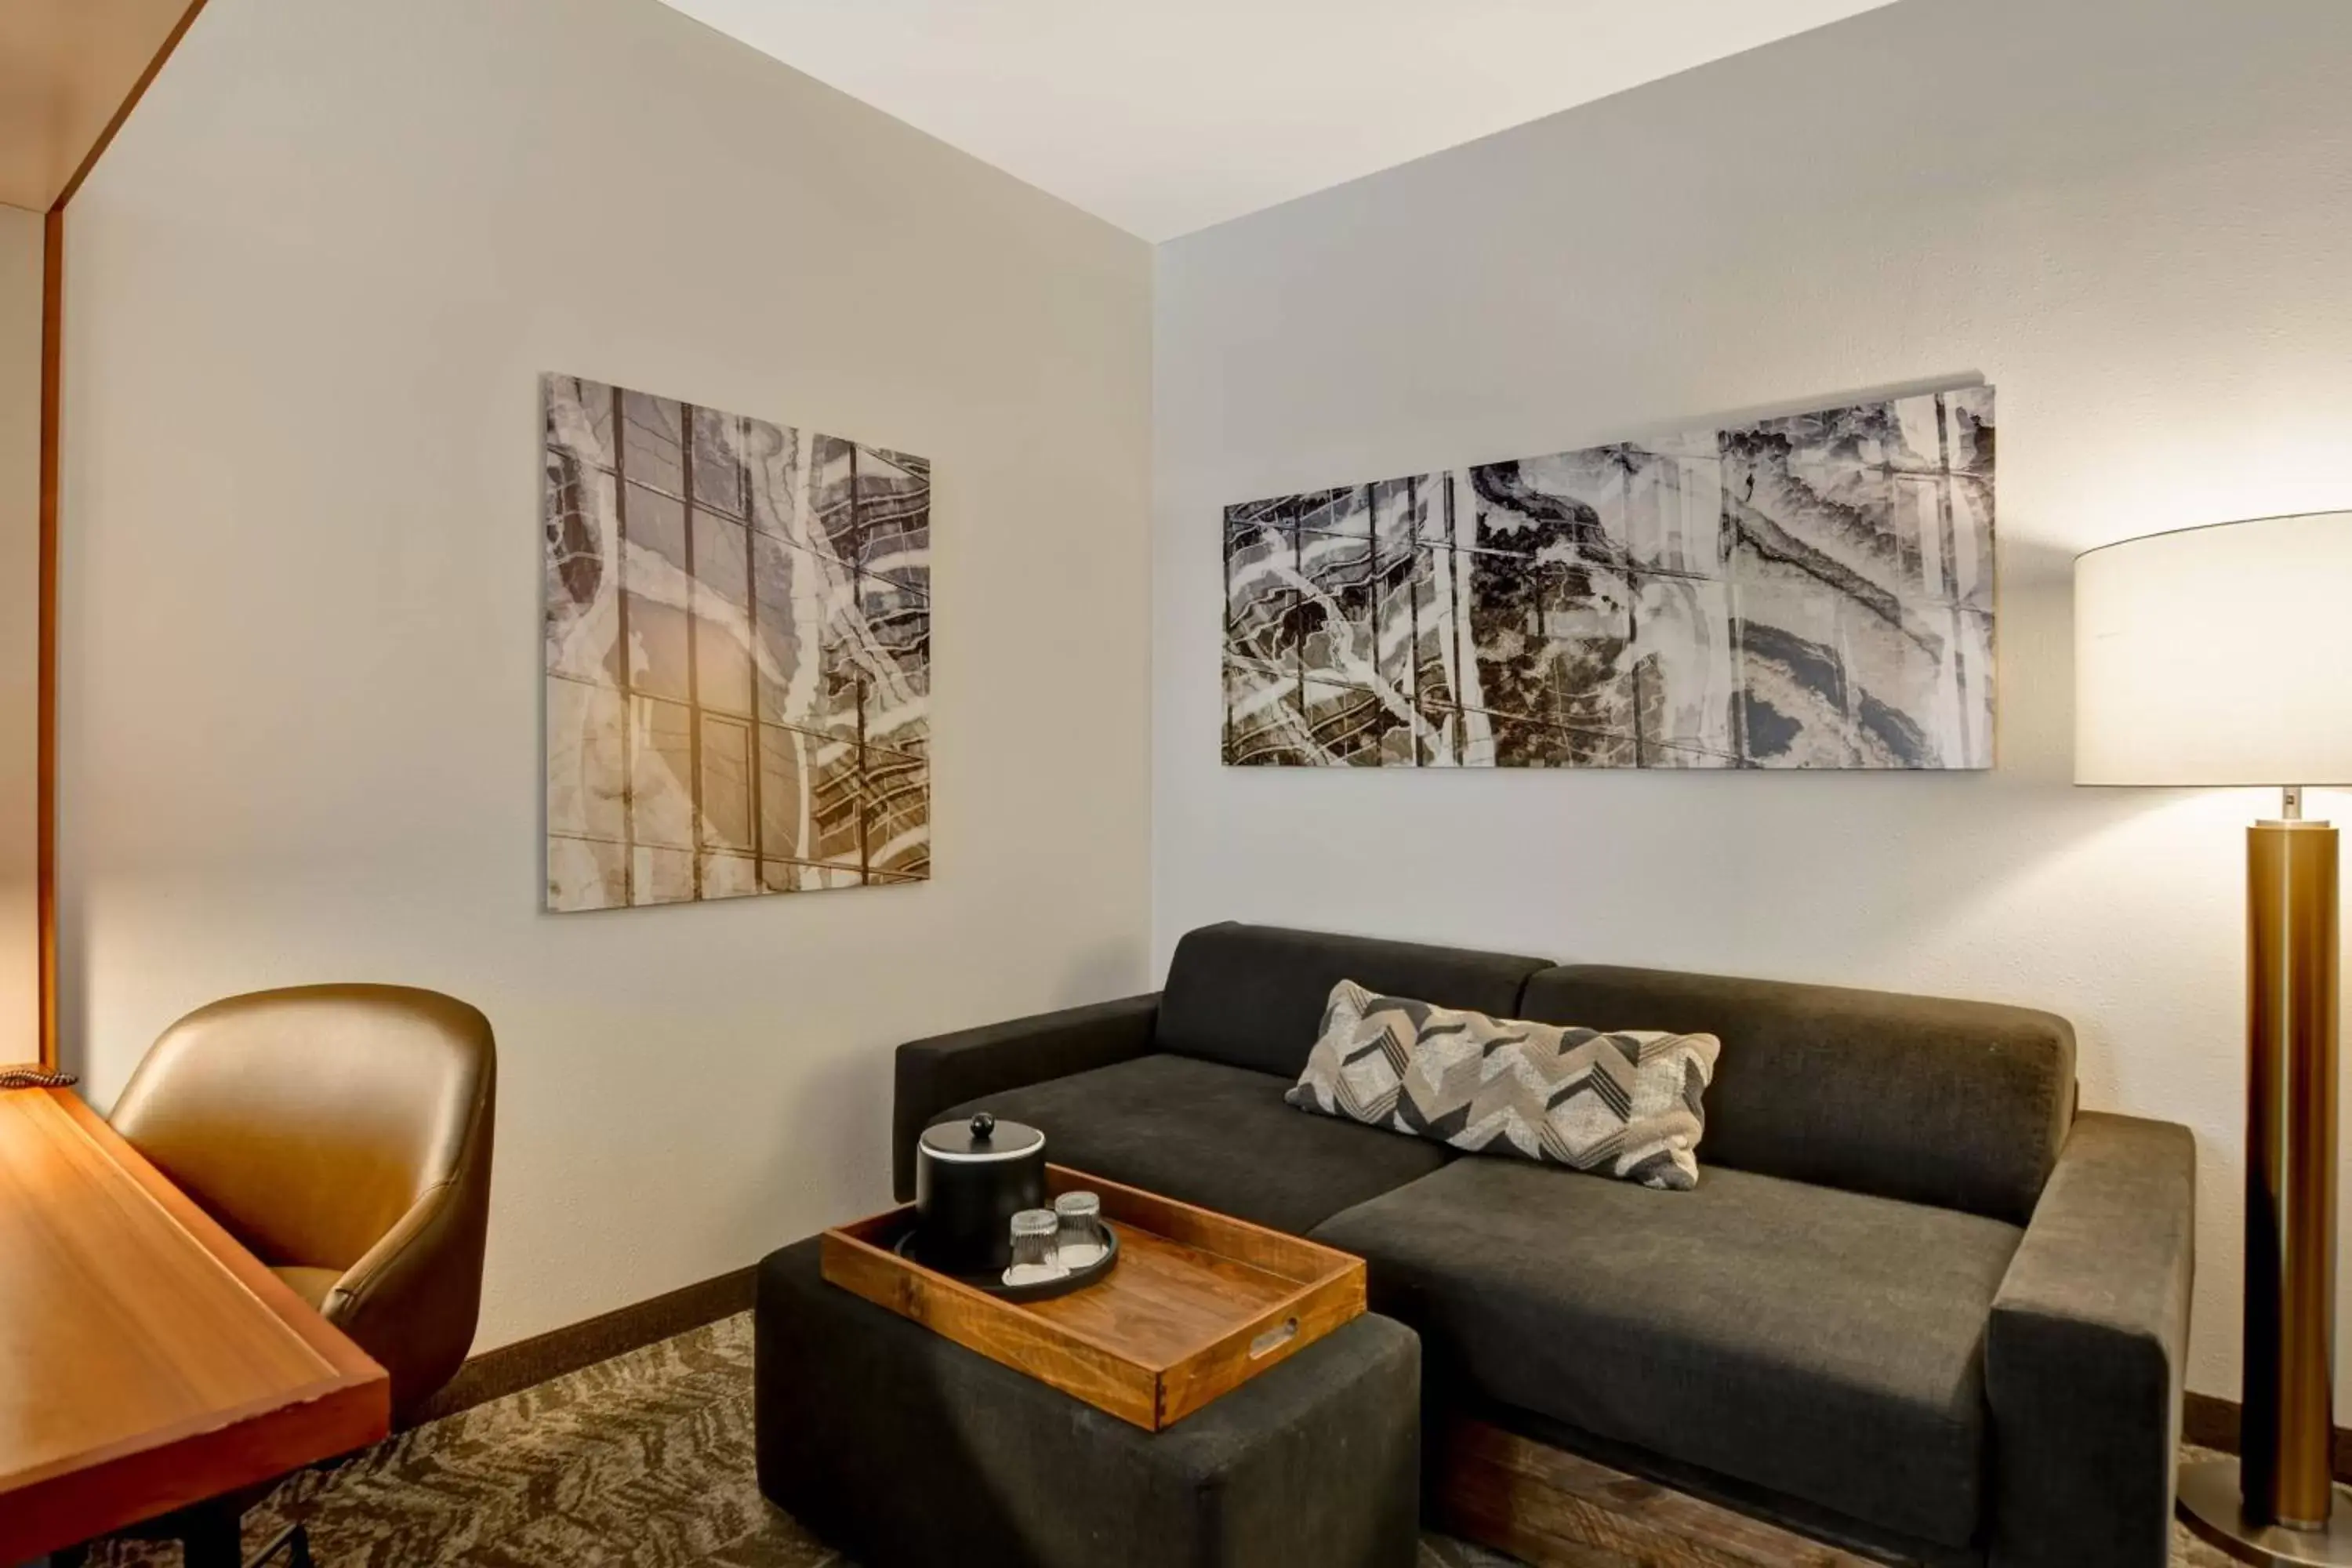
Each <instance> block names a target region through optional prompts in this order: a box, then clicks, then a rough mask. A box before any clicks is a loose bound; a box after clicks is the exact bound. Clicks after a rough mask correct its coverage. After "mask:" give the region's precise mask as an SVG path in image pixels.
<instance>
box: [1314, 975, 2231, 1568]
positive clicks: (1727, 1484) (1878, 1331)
mask: <svg viewBox="0 0 2352 1568" xmlns="http://www.w3.org/2000/svg"><path fill="white" fill-rule="evenodd" d="M1522 1012H1523V1013H1524V1014H1525V1016H1529V1017H1533V1018H1537V1019H1539V1020H1543V1021H1548V1022H1553V1023H1562V1024H1580V1025H1587V1026H1599V1027H1656V1028H1666V1029H1673V1030H1678V1031H1690V1030H1705V1031H1707V1032H1711V1033H1714V1034H1717V1035H1718V1036H1720V1037H1722V1038H1723V1039H1724V1040H1725V1042H1726V1045H1725V1048H1724V1052H1723V1055H1722V1058H1721V1061H1720V1063H1719V1065H1718V1068H1717V1076H1716V1080H1715V1082H1714V1084H1713V1086H1712V1087H1711V1088H1710V1089H1709V1091H1708V1094H1707V1097H1706V1106H1707V1131H1706V1139H1705V1141H1704V1142H1702V1143H1701V1144H1700V1148H1699V1155H1700V1175H1699V1184H1698V1186H1697V1188H1696V1190H1695V1191H1692V1192H1689V1193H1659V1192H1651V1191H1649V1190H1647V1189H1643V1188H1640V1187H1635V1186H1631V1185H1628V1184H1624V1183H1621V1182H1614V1181H1610V1180H1606V1179H1604V1178H1601V1177H1598V1176H1590V1175H1582V1174H1578V1173H1566V1172H1560V1171H1557V1170H1550V1169H1546V1168H1543V1167H1539V1166H1535V1165H1530V1164H1524V1163H1517V1162H1513V1161H1507V1160H1486V1159H1464V1160H1462V1161H1459V1162H1457V1163H1454V1164H1451V1165H1449V1166H1448V1167H1447V1168H1446V1169H1445V1170H1444V1171H1442V1172H1439V1173H1434V1174H1433V1175H1431V1176H1430V1177H1428V1178H1426V1179H1425V1180H1423V1181H1420V1182H1416V1183H1414V1184H1412V1185H1410V1186H1407V1187H1404V1188H1401V1189H1399V1190H1397V1191H1395V1192H1392V1193H1389V1194H1383V1195H1382V1196H1381V1197H1380V1198H1377V1199H1373V1200H1371V1201H1370V1202H1368V1203H1366V1204H1363V1205H1359V1206H1358V1207H1356V1208H1354V1209H1351V1210H1349V1211H1347V1212H1345V1213H1343V1214H1340V1215H1336V1216H1334V1217H1333V1218H1332V1219H1330V1220H1329V1221H1327V1222H1326V1223H1325V1224H1323V1225H1322V1226H1318V1228H1317V1230H1316V1231H1315V1233H1314V1234H1315V1236H1316V1237H1317V1239H1318V1240H1322V1241H1326V1242H1328V1243H1329V1244H1331V1245H1333V1246H1336V1247H1343V1248H1346V1249H1347V1250H1349V1251H1352V1252H1356V1253H1359V1254H1360V1255H1362V1256H1363V1257H1365V1258H1367V1259H1369V1260H1370V1265H1371V1268H1370V1282H1371V1289H1372V1295H1373V1300H1374V1305H1375V1308H1376V1310H1382V1311H1386V1312H1388V1313H1389V1314H1391V1315H1392V1316H1395V1317H1398V1318H1401V1319H1402V1320H1403V1321H1406V1322H1409V1323H1411V1324H1412V1325H1413V1326H1414V1327H1415V1328H1417V1329H1419V1330H1420V1331H1421V1332H1422V1335H1423V1346H1424V1353H1425V1356H1426V1361H1427V1367H1428V1372H1427V1377H1428V1381H1429V1386H1430V1390H1431V1394H1432V1397H1433V1398H1434V1399H1437V1400H1439V1401H1446V1400H1448V1399H1450V1400H1452V1401H1453V1402H1454V1403H1455V1404H1456V1405H1460V1406H1463V1407H1466V1408H1471V1409H1474V1410H1476V1411H1478V1412H1481V1413H1483V1414H1484V1415H1486V1416H1487V1418H1489V1419H1493V1420H1496V1422H1497V1423H1498V1424H1500V1425H1503V1426H1507V1427H1513V1428H1515V1429H1517V1430H1519V1431H1521V1432H1523V1433H1524V1434H1525V1435H1527V1436H1534V1437H1538V1438H1539V1439H1541V1440H1545V1441H1550V1442H1554V1443H1558V1444H1561V1445H1563V1446H1566V1447H1584V1448H1587V1449H1588V1450H1589V1451H1591V1452H1593V1454H1594V1457H1596V1458H1602V1459H1603V1460H1604V1461H1605V1462H1609V1463H1612V1464H1616V1465H1618V1466H1620V1467H1621V1468H1635V1469H1640V1470H1644V1471H1647V1472H1649V1473H1651V1474H1653V1475H1654V1476H1656V1478H1657V1479H1662V1480H1665V1481H1668V1482H1669V1483H1670V1484H1675V1485H1679V1486H1682V1487H1685V1489H1693V1490H1696V1491H1699V1492H1702V1493H1704V1494H1707V1495H1712V1496H1716V1497H1717V1498H1719V1499H1721V1500H1726V1501H1730V1502H1733V1503H1735V1504H1737V1505H1738V1506H1743V1507H1747V1508H1749V1509H1750V1510H1753V1511H1759V1512H1762V1513H1765V1514H1767V1515H1769V1516H1772V1517H1777V1518H1780V1519H1781V1520H1783V1521H1786V1522H1790V1523H1794V1524H1797V1525H1798V1526H1799V1527H1800V1528H1803V1529H1806V1530H1808V1531H1811V1533H1813V1534H1816V1535H1819V1536H1822V1537H1824V1538H1827V1539H1831V1540H1834V1541H1839V1542H1843V1543H1845V1544H1848V1545H1853V1546H1857V1547H1860V1548H1863V1549H1864V1550H1867V1551H1874V1552H1884V1553H1890V1554H1894V1555H1897V1556H1900V1557H1902V1558H1905V1559H1907V1560H1915V1561H1919V1562H1924V1563H1983V1562H1988V1561H1989V1562H1990V1563H1992V1564H1995V1565H1996V1568H2028V1565H2032V1568H2039V1565H2042V1564H2051V1565H2053V1568H2054V1565H2055V1564H2058V1563H2116V1564H2139V1565H2143V1568H2161V1565H2162V1564H2164V1563H2166V1561H2167V1547H2166V1538H2167V1532H2168V1521H2169V1515H2170V1506H2169V1497H2170V1491H2169V1489H2170V1482H2171V1474H2172V1462H2173V1461H2172V1453H2173V1449H2172V1444H2173V1442H2174V1440H2175V1438H2176V1436H2177V1433H2178V1426H2177V1422H2178V1410H2179V1390H2180V1373H2181V1367H2182V1362H2183V1358H2184V1355H2185V1351H2186V1338H2187V1328H2188V1296H2187V1290H2188V1280H2189V1266H2190V1261H2191V1259H2190V1246H2191V1233H2192V1228H2193V1226H2192V1219H2193V1215H2192V1212H2191V1198H2190V1194H2191V1191H2192V1187H2193V1181H2194V1171H2195V1151H2194V1147H2193V1144H2192V1142H2191V1141H2190V1138H2189V1133H2188V1131H2187V1130H2186V1129H2183V1128H2179V1127H2176V1126H2172V1125H2169V1124H2167V1123H2160V1122H2150V1121H2139V1120H2137V1119H2134V1118H2129V1117H2119V1116H2105V1115H2081V1116H2077V1115H2075V1114H2074V1109H2073V1106H2074V1037H2073V1031H2072V1029H2071V1027H2070V1026H2068V1025H2067V1024H2066V1023H2065V1021H2064V1020H2063V1019H2060V1018H2057V1017H2054V1016H2051V1015H2049V1014H2046V1013H2037V1012H2032V1011H2029V1010H2026V1009H2021V1008H2014V1007H2003V1006H1996V1005H1988V1004H1982V1003H1971V1002H1958V1001H1946V1000H1941V999H1937V998H1928V997H1917V996H1906V995H1898V994H1886V993H1874V992H1864V991H1852V990H1844V989H1840V988H1834V987H1827V986H1811V985H1794V984H1780V983H1772V982H1761V981H1747V980H1732V979H1726V978H1723V977H1718V976H1708V975H1692V974H1682V973H1669V972H1663V971H1643V970H1631V969H1619V968H1601V967H1584V966H1578V967H1564V968H1559V969H1552V970H1548V971H1546V972H1544V973H1540V974H1538V975H1535V976H1533V977H1532V978H1531V979H1530V980H1529V981H1528V986H1527V990H1526V993H1525V994H1524V996H1523V997H1522ZM1718 1134H1720V1135H1721V1136H1720V1141H1719V1142H1718ZM1588 1437H1589V1438H1591V1439H1593V1441H1590V1442H1588V1441H1587V1440H1586V1439H1587V1438H1588Z"/></svg>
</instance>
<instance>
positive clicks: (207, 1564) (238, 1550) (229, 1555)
mask: <svg viewBox="0 0 2352 1568" xmlns="http://www.w3.org/2000/svg"><path fill="white" fill-rule="evenodd" d="M183 1522H184V1526H185V1532H184V1534H183V1535H182V1536H181V1540H182V1541H184V1542H186V1555H185V1556H184V1558H183V1559H182V1561H183V1562H184V1563H185V1564H186V1568H245V1532H244V1531H242V1530H240V1529H239V1528H238V1527H237V1524H238V1521H237V1516H236V1514H234V1513H231V1512H230V1511H229V1510H227V1509H225V1508H220V1507H217V1506H211V1505H199V1506H197V1507H195V1508H192V1509H190V1510H187V1512H186V1513H185V1514H184V1516H183Z"/></svg>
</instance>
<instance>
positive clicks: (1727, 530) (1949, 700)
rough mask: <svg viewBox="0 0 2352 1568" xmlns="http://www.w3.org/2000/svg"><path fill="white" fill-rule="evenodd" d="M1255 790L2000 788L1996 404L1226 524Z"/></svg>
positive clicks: (1233, 698)
mask: <svg viewBox="0 0 2352 1568" xmlns="http://www.w3.org/2000/svg"><path fill="white" fill-rule="evenodd" d="M1224 557H1225V638H1224V704H1225V705H1224V711H1225V728H1224V760H1225V761H1226V762H1227V763H1231V764H1239V765H1252V764H1256V765H1264V764H1273V765H1287V766H1331V765H1350V766H1359V767H1447V766H1462V767H1589V768H1633V767H1641V768H1985V767H1990V766H1991V765H1992V736H1993V396H1992V389H1991V388H1990V387H1985V386H1974V387H1967V388H1963V389H1960V390H1958V391H1951V392H1942V393H1928V394H1925V395H1919V396H1914V397H1903V398H1897V399H1894V400H1891V401H1887V402H1881V403H1864V404H1857V405H1853V406H1850V407H1844V408H1832V409H1825V410H1822V412H1819V413H1813V414H1800V415H1793V416H1787V417H1782V418H1773V419H1762V420H1757V421H1754V422H1752V423H1747V424H1741V425H1737V426H1727V427H1725V428H1720V429H1713V430H1702V431H1696V432H1694V433H1691V434H1689V435H1685V436H1678V437H1671V438H1667V439H1663V440H1654V441H1644V442H1641V443H1638V444H1619V445H1614V446H1607V447H1589V448H1587V449H1585V450H1583V451H1577V452H1560V453H1557V454H1555V455H1553V456H1551V457H1548V458H1522V459H1520V460H1518V461H1516V462H1506V463H1488V464H1485V465H1483V466H1480V467H1476V468H1457V469H1454V470H1451V471H1443V472H1437V473H1428V474H1416V475H1410V476H1407V477H1405V478H1402V479H1381V480H1378V481H1375V482H1373V483H1371V484H1363V485H1353V486H1349V488H1347V489H1332V490H1317V491H1312V492H1309V493H1307V494H1305V495H1292V496H1282V497H1278V498H1276V499H1275V500H1260V501H1251V502H1247V503H1245V504H1243V505H1239V506H1232V507H1228V508H1226V509H1225V517H1224Z"/></svg>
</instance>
